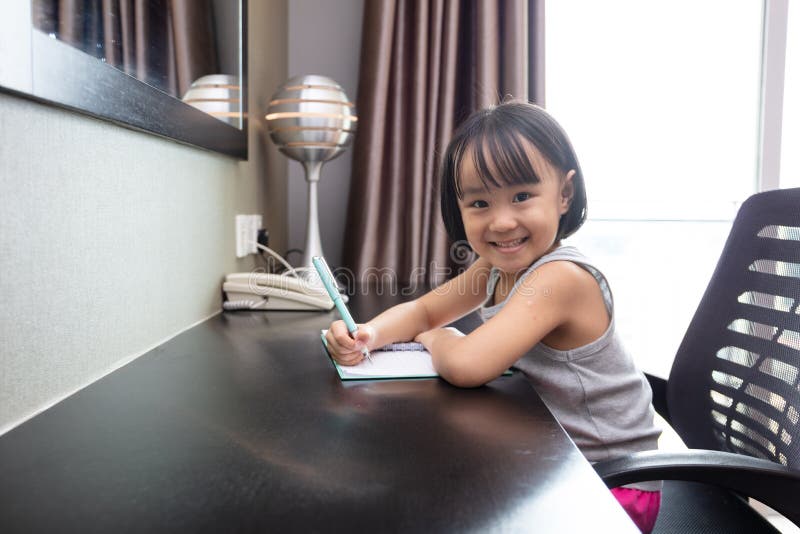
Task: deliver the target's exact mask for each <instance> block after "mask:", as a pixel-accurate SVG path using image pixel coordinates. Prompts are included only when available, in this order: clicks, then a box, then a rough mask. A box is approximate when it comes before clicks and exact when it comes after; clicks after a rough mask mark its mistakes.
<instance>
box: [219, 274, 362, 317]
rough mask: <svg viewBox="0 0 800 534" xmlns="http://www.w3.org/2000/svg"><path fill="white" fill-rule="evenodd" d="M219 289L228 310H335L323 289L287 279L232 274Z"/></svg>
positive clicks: (277, 275) (289, 277)
mask: <svg viewBox="0 0 800 534" xmlns="http://www.w3.org/2000/svg"><path fill="white" fill-rule="evenodd" d="M222 289H223V291H224V292H225V296H226V301H225V302H224V303H223V308H225V309H227V310H234V309H248V310H330V309H332V308H333V306H334V304H333V301H332V300H331V299H330V297H329V296H328V294H327V293H326V291H325V289H323V288H322V287H318V286H317V285H315V284H311V283H309V282H307V281H306V280H304V279H302V278H298V277H293V276H288V275H281V274H272V273H233V274H229V275H228V276H226V277H225V282H224V283H223V284H222ZM345 298H346V297H345Z"/></svg>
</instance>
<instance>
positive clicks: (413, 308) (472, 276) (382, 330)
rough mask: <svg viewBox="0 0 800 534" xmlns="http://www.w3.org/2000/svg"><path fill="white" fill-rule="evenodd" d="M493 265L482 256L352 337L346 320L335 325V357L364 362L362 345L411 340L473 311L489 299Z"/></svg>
mask: <svg viewBox="0 0 800 534" xmlns="http://www.w3.org/2000/svg"><path fill="white" fill-rule="evenodd" d="M490 270H491V267H490V266H489V264H488V263H487V262H486V261H484V260H481V259H478V260H477V261H476V262H475V263H474V264H472V265H471V266H470V267H469V269H467V270H466V271H464V272H463V273H461V274H460V275H458V276H457V277H455V278H453V279H452V280H449V281H447V282H445V283H444V284H442V285H441V286H439V287H437V288H436V289H434V290H432V291H430V292H428V293H427V294H425V295H423V296H422V297H420V298H418V299H416V300H413V301H410V302H404V303H403V304H398V305H397V306H393V307H391V308H389V309H388V310H386V311H384V312H383V313H381V314H380V315H378V316H376V317H375V318H373V319H372V320H370V321H368V322H367V323H365V324H363V325H358V335H357V336H356V339H355V340H354V339H352V338H351V337H350V335H349V334H348V332H347V328H346V327H345V326H344V322H342V321H335V322H334V323H333V324H331V327H330V329H329V330H328V334H327V335H326V340H327V341H328V350H329V351H330V352H331V355H332V356H333V357H334V359H335V360H336V361H337V362H339V363H342V364H344V365H355V364H356V363H358V362H359V361H361V358H362V356H361V352H360V350H361V347H362V346H366V347H367V348H368V349H370V350H373V349H375V348H378V347H382V346H384V345H387V344H389V343H393V342H395V341H408V340H411V339H414V337H415V336H416V335H417V334H419V333H420V332H425V331H427V330H431V329H433V328H437V327H440V326H443V325H446V324H448V323H451V322H452V321H455V320H456V319H459V318H460V317H463V316H464V315H466V314H467V313H469V312H471V311H472V310H474V309H475V308H477V307H478V306H480V305H481V303H483V301H484V300H486V285H487V283H488V279H489V272H490Z"/></svg>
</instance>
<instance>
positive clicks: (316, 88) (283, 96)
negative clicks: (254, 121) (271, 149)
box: [266, 75, 358, 163]
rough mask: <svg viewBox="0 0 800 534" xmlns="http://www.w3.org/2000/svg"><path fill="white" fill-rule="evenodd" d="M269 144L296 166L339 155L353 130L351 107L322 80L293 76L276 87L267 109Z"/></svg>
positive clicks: (339, 90) (335, 87) (332, 84)
mask: <svg viewBox="0 0 800 534" xmlns="http://www.w3.org/2000/svg"><path fill="white" fill-rule="evenodd" d="M266 120H267V126H268V129H269V135H270V137H271V138H272V142H273V143H275V145H276V146H277V147H278V149H279V150H280V151H281V152H283V153H284V154H286V155H287V156H288V157H290V158H292V159H295V160H297V161H300V162H308V163H310V162H324V161H328V160H330V159H333V158H335V157H336V156H338V155H339V154H341V153H342V152H343V151H344V150H345V148H347V146H348V145H349V144H350V141H351V140H352V137H353V133H354V132H355V130H356V121H357V120H358V118H357V117H356V114H355V106H354V105H353V104H352V103H351V102H350V101H349V100H348V99H347V95H346V94H345V93H344V91H343V90H342V88H341V86H339V84H338V83H336V82H335V81H333V80H332V79H330V78H328V77H325V76H318V75H305V76H296V77H294V78H291V79H290V80H289V81H287V82H286V83H285V84H284V85H282V86H281V87H279V88H278V89H277V91H276V92H275V94H274V95H272V100H271V101H270V103H269V108H268V109H267V115H266Z"/></svg>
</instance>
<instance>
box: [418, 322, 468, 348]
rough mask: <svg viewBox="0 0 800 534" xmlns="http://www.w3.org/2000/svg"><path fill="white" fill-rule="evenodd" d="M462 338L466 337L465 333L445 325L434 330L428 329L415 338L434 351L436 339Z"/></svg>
mask: <svg viewBox="0 0 800 534" xmlns="http://www.w3.org/2000/svg"><path fill="white" fill-rule="evenodd" d="M454 337H455V338H460V337H464V334H463V333H461V332H460V331H458V330H457V329H455V328H452V327H449V326H448V327H445V328H434V329H433V330H428V331H427V332H422V333H420V334H418V335H417V337H415V338H414V341H416V342H417V343H422V344H423V345H425V348H426V349H428V352H431V353H432V352H433V351H432V350H431V349H432V347H433V343H434V341H436V340H437V339H439V338H450V339H453V338H454Z"/></svg>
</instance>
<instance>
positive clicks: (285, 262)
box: [252, 241, 303, 278]
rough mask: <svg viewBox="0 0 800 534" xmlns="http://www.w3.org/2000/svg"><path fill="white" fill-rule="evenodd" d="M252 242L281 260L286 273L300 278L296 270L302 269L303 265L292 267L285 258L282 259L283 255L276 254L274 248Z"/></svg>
mask: <svg viewBox="0 0 800 534" xmlns="http://www.w3.org/2000/svg"><path fill="white" fill-rule="evenodd" d="M252 243H253V244H254V245H255V246H257V247H258V248H260V249H262V250H265V251H266V252H268V253H269V254H270V255H272V256H273V257H275V258H276V259H277V260H278V261H279V262H281V263H282V264H283V266H284V267H286V270H287V273H288V274H290V275H292V276H294V277H295V278H300V277H299V276H298V275H297V271H298V270H299V269H303V267H298V269H295V268H294V267H292V266H291V265H289V263H288V262H287V261H286V260H285V259H283V256H281V255H280V254H278V253H277V252H275V251H274V250H272V249H271V248H269V247H267V246H264V245H262V244H261V243H256V242H254V241H253V242H252Z"/></svg>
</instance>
